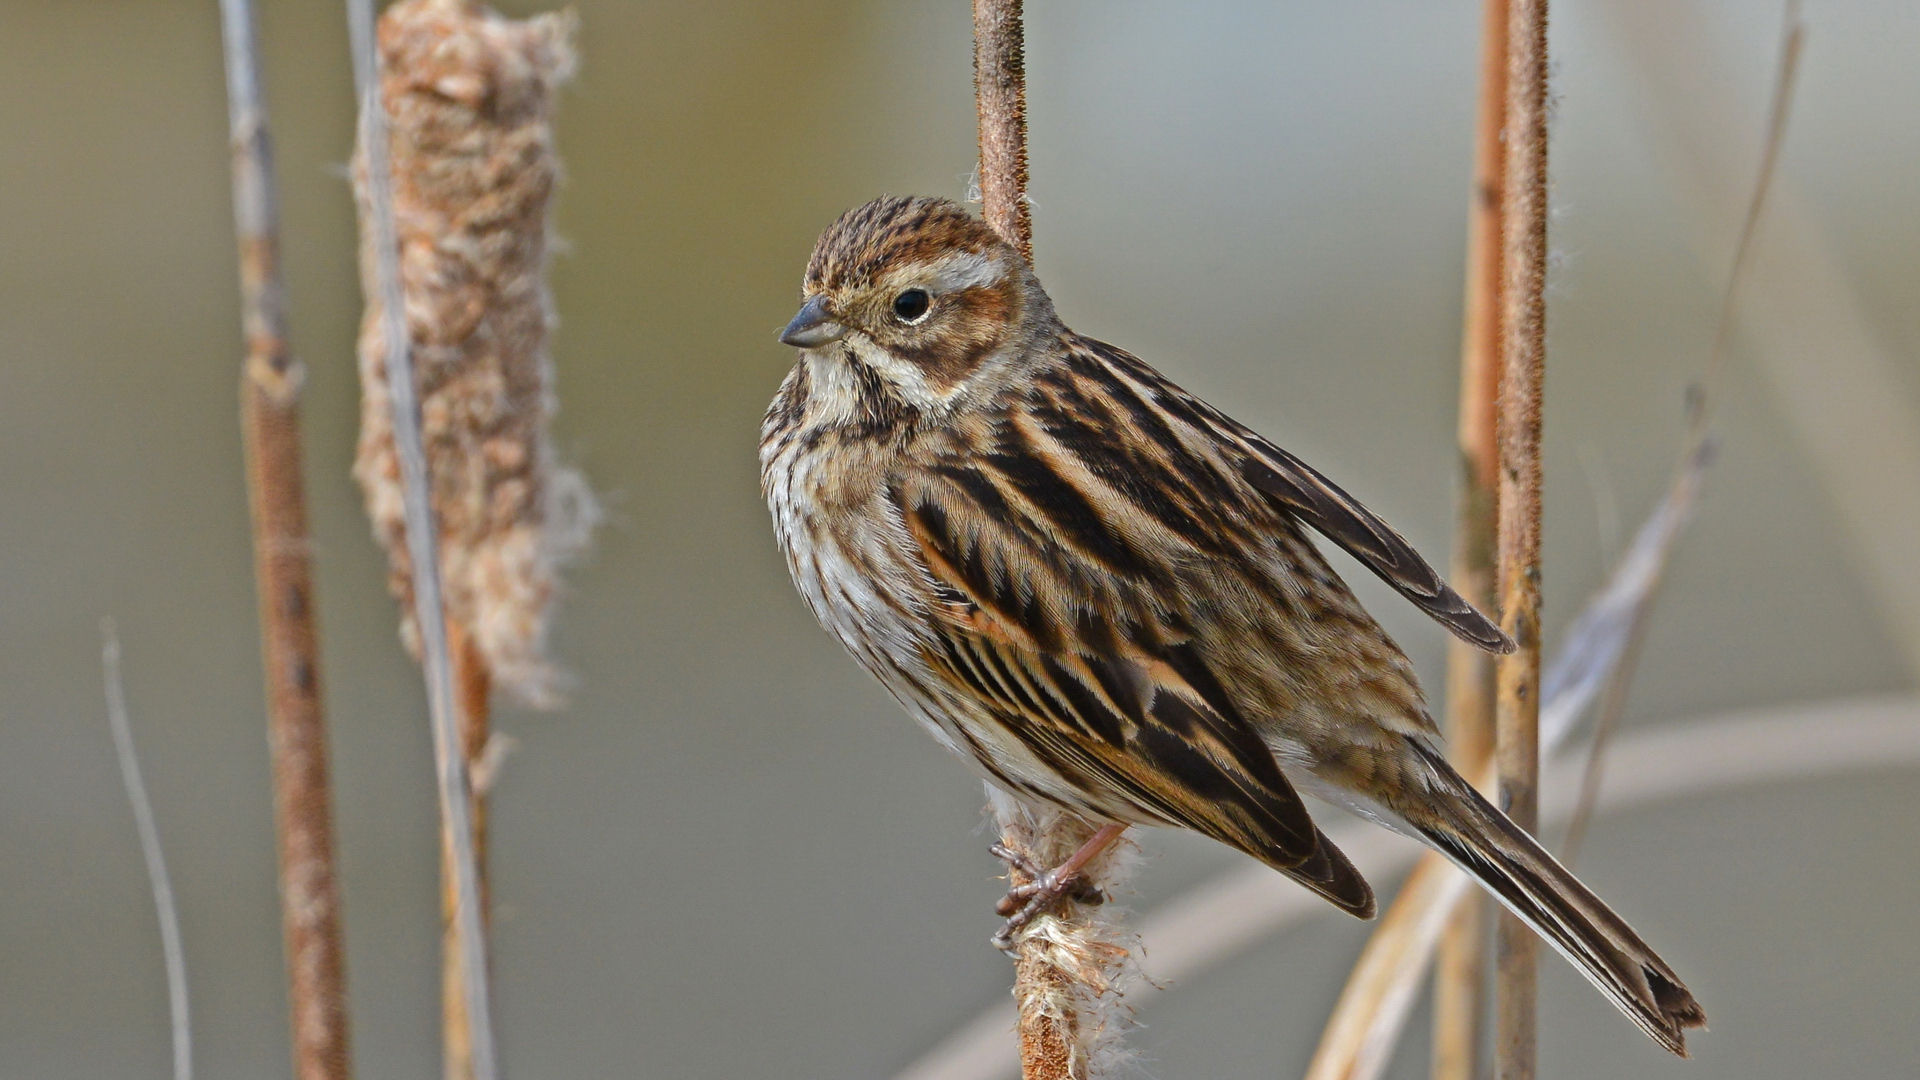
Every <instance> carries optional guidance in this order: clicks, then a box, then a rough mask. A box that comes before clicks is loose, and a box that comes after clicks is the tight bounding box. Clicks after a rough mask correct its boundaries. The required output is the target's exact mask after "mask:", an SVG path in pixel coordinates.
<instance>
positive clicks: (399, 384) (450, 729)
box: [347, 0, 497, 1080]
mask: <svg viewBox="0 0 1920 1080" xmlns="http://www.w3.org/2000/svg"><path fill="white" fill-rule="evenodd" d="M347 23H348V28H349V31H350V32H351V36H352V47H353V59H354V85H355V89H356V90H357V92H358V96H359V100H360V151H361V157H362V160H363V164H364V172H365V177H366V182H365V185H364V188H365V191H366V202H367V207H366V210H367V214H366V216H367V218H368V219H370V220H369V222H368V224H369V226H370V228H369V232H370V234H371V237H372V243H371V246H372V249H373V253H374V258H373V263H374V274H373V278H374V283H375V285H376V288H375V289H373V290H370V292H371V294H372V295H371V296H370V297H369V299H370V300H372V301H374V302H377V303H378V305H379V308H380V321H381V327H382V331H383V334H384V341H385V360H386V366H387V371H388V373H389V376H390V377H389V379H388V391H389V394H390V395H391V404H392V410H393V418H392V424H393V441H394V447H395V451H396V454H397V456H398V458H399V468H400V476H401V484H402V497H403V502H404V509H405V517H406V533H407V549H408V555H409V557H410V558H411V560H412V580H411V585H412V593H413V607H414V611H413V615H414V622H415V625H416V626H417V627H418V628H419V636H420V645H421V652H422V656H423V666H424V668H425V670H426V682H427V705H428V709H429V711H430V713H431V719H432V730H433V756H434V773H435V778H436V780H437V786H438V789H439V797H440V816H441V825H442V831H443V833H444V834H445V836H446V839H447V848H448V852H449V862H450V863H451V865H452V870H453V878H454V891H455V904H454V920H453V921H454V926H455V932H456V934H457V936H458V939H459V942H460V960H461V965H462V975H463V977H464V983H465V985H464V987H463V990H464V993H465V999H466V1013H467V1030H468V1034H469V1038H470V1040H471V1046H472V1050H471V1053H472V1059H471V1060H472V1066H471V1067H472V1075H473V1077H474V1080H494V1077H495V1076H496V1075H497V1072H496V1069H495V1064H494V1061H495V1058H494V1041H493V1021H492V1016H491V1012H492V1010H491V1002H490V988H489V986H488V985H487V962H486V955H487V950H486V928H485V923H484V920H483V918H482V913H481V900H480V873H479V867H478V864H477V862H476V858H475V851H474V836H473V812H472V792H471V790H470V789H469V787H468V776H467V768H466V761H465V760H464V758H463V756H462V755H461V753H460V741H459V740H460V730H459V719H458V717H457V716H456V709H457V703H456V701H455V699H454V685H453V664H452V659H451V656H450V653H449V649H448V644H447V627H446V622H445V608H444V601H443V599H442V591H441V588H440V565H439V552H438V550H437V548H438V545H437V544H436V543H435V538H436V537H437V536H438V535H439V533H438V532H437V530H436V529H435V527H434V514H433V500H432V494H431V488H430V486H429V479H428V475H427V456H426V449H425V446H424V445H423V439H422V437H421V430H420V428H421V421H420V403H419V398H418V389H417V386H416V383H415V381H414V371H413V362H412V348H411V342H410V340H409V336H408V331H407V322H406V311H405V307H404V304H405V299H404V296H403V293H402V291H401V282H400V251H399V241H398V238H397V232H396V229H395V225H394V213H393V187H392V175H391V172H390V169H389V166H388V149H389V148H388V143H387V138H388V132H387V113H386V106H385V103H384V101H383V100H382V96H381V93H380V86H379V83H378V79H377V72H378V57H377V54H376V51H375V40H374V20H373V4H372V0H347Z"/></svg>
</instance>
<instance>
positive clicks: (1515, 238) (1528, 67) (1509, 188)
mask: <svg viewBox="0 0 1920 1080" xmlns="http://www.w3.org/2000/svg"><path fill="white" fill-rule="evenodd" d="M1507 61H1508V64H1507V125H1506V142H1507V154H1506V190H1505V192H1504V195H1505V200H1506V205H1505V214H1504V217H1505V223H1504V226H1503V229H1502V251H1503V256H1502V263H1503V264H1504V274H1503V279H1502V280H1503V282H1504V286H1503V287H1504V298H1503V309H1504V311H1505V315H1504V317H1503V322H1504V326H1503V328H1502V331H1503V332H1502V338H1503V343H1502V346H1501V376H1500V396H1499V402H1500V405H1499V425H1498V426H1499V439H1500V474H1499V482H1500V495H1499V520H1500V525H1499V560H1500V561H1499V585H1500V619H1501V625H1502V627H1503V628H1504V629H1505V630H1506V631H1507V633H1508V634H1510V635H1512V637H1513V639H1514V641H1516V642H1518V643H1519V646H1520V647H1519V650H1518V651H1516V652H1514V653H1513V654H1512V655H1509V656H1505V657H1502V658H1501V659H1500V661H1499V662H1498V667H1497V672H1498V674H1497V684H1498V705H1497V708H1496V723H1495V727H1496V750H1495V757H1496V759H1497V761H1498V765H1499V774H1500V788H1499V794H1500V803H1501V806H1502V808H1503V809H1504V810H1506V812H1507V815H1508V816H1509V817H1511V818H1513V820H1514V823H1515V824H1517V825H1519V826H1520V827H1521V828H1523V829H1526V830H1527V831H1529V832H1532V831H1534V830H1535V829H1537V828H1538V827H1539V778H1540V731H1539V720H1540V421H1541V395H1542V385H1543V380H1544V375H1545V369H1546V337H1547V335H1546V330H1547V322H1546V276H1547V0H1513V5H1512V8H1511V10H1510V11H1509V13H1508V19H1507ZM1537 948H1538V943H1537V941H1536V940H1535V938H1534V935H1533V931H1532V930H1530V929H1528V928H1527V926H1526V925H1525V924H1524V923H1522V922H1520V920H1519V919H1517V918H1515V917H1513V916H1512V915H1511V914H1509V913H1506V912H1502V913H1501V916H1500V922H1499V932H1498V937H1497V947H1496V956H1497V969H1496V979H1497V981H1498V991H1499V992H1498V995H1497V1007H1496V1015H1497V1019H1496V1023H1495V1040H1494V1042H1495V1047H1494V1055H1495V1063H1494V1064H1495V1075H1496V1077H1497V1078H1498V1080H1533V1077H1534V1075H1535V1063H1536V1050H1537V1046H1536V1032H1535V1014H1534V1006H1535V988H1536V983H1537V980H1538V969H1537V964H1536V960H1537Z"/></svg>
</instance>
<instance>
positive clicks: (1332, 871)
mask: <svg viewBox="0 0 1920 1080" xmlns="http://www.w3.org/2000/svg"><path fill="white" fill-rule="evenodd" d="M1315 835H1316V836H1317V838H1318V839H1319V841H1320V843H1319V845H1318V847H1316V848H1315V850H1314V853H1313V854H1312V855H1311V856H1309V857H1308V858H1307V860H1306V861H1305V862H1303V863H1299V864H1297V865H1294V866H1282V865H1281V864H1280V863H1279V862H1277V861H1275V860H1274V859H1272V858H1268V859H1266V860H1264V861H1265V862H1266V863H1267V865H1268V866H1271V867H1273V868H1274V869H1275V870H1278V871H1280V872H1281V873H1283V874H1285V875H1287V876H1288V877H1290V878H1292V879H1293V880H1295V881H1297V882H1299V883H1300V884H1302V885H1305V886H1306V887H1307V888H1309V889H1312V890H1313V891H1314V892H1316V893H1318V894H1320V896H1322V897H1324V898H1325V899H1327V900H1330V901H1332V902H1333V904H1334V906H1335V907H1338V908H1339V909H1340V910H1342V911H1344V912H1346V913H1347V914H1349V915H1352V916H1354V917H1356V918H1361V919H1371V918H1373V916H1374V915H1375V913H1376V912H1377V910H1378V909H1377V906H1376V904H1375V902H1374V898H1373V887H1372V886H1371V885H1368V884H1367V879H1366V878H1364V877H1361V876H1360V871H1359V870H1358V869H1356V868H1355V867H1354V865H1353V863H1352V862H1351V861H1349V860H1348V859H1347V855H1346V852H1344V851H1341V850H1340V849H1339V848H1337V847H1335V846H1334V843H1333V841H1331V840H1329V839H1327V834H1326V833H1324V832H1320V831H1319V830H1317V829H1316V830H1315Z"/></svg>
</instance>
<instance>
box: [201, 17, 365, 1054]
mask: <svg viewBox="0 0 1920 1080" xmlns="http://www.w3.org/2000/svg"><path fill="white" fill-rule="evenodd" d="M220 18H221V27H222V30H223V41H224V46H225V52H226V69H227V114H228V121H229V130H230V134H229V137H230V140H231V151H232V160H233V213H234V227H235V232H236V234H237V239H238V241H239V248H240V296H241V308H240V311H241V316H240V317H241V326H242V328H243V331H244V333H245V335H246V356H245V358H244V359H243V360H242V361H241V372H240V426H241V429H242V430H243V431H244V432H245V436H246V446H247V497H248V505H249V507H250V508H251V512H252V518H253V567H254V581H255V587H256V588H257V589H258V591H259V603H260V647H261V661H262V666H263V668H264V669H265V675H266V683H267V725H268V733H269V739H268V745H269V746H270V748H271V754H272V757H273V795H274V825H275V837H276V839H277V841H278V846H279V853H280V921H281V928H282V932H283V933H284V935H285V944H286V953H287V984H288V990H287V997H288V1004H289V1011H290V1013H291V1016H290V1017H289V1019H290V1020H291V1022H292V1028H293V1067H294V1075H295V1076H296V1077H297V1078H298V1080H346V1078H347V1077H350V1076H351V1075H352V1074H353V1069H352V1063H351V1058H350V1056H349V1047H348V1041H347V988H346V968H345V964H344V962H343V960H342V953H343V949H342V946H341V933H340V893H339V887H338V885H337V884H336V881H337V875H336V871H335V865H334V850H333V804H332V794H331V788H330V786H329V780H328V770H327V720H326V710H325V708H324V705H323V702H322V699H321V696H320V638H319V633H318V631H317V630H316V628H315V625H314V600H313V548H312V544H311V542H310V541H309V540H308V532H307V502H306V490H305V483H304V480H303V479H302V476H301V454H300V386H301V382H302V378H303V371H302V368H301V365H300V363H299V361H297V360H295V359H294V358H293V353H292V350H291V349H290V348H289V347H288V343H287V317H286V287H285V285H284V284H283V283H282V281H281V277H280V232H279V208H278V197H277V194H276V192H275V189H274V175H273V147H272V142H271V140H270V139H269V137H268V130H267V109H266V101H265V98H264V96H263V95H262V93H261V87H260V65H259V56H258V48H257V44H256V42H255V38H254V23H253V9H252V5H251V4H250V3H249V2H248V0H221V3H220Z"/></svg>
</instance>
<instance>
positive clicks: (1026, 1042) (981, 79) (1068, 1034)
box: [973, 0, 1132, 1080]
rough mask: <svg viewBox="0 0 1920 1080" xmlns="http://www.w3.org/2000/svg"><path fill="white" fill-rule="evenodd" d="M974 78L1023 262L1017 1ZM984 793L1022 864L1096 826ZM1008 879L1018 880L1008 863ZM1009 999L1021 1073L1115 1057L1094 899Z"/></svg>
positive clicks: (1083, 1070) (983, 166) (1103, 917)
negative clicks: (1013, 1011)
mask: <svg viewBox="0 0 1920 1080" xmlns="http://www.w3.org/2000/svg"><path fill="white" fill-rule="evenodd" d="M973 35H974V37H973V84H974V93H975V99H976V103H977V105H978V107H979V116H980V196H981V202H982V203H983V207H982V209H983V214H982V216H983V217H984V218H985V219H986V222H987V224H988V225H990V226H992V227H993V229H994V231H995V232H997V233H999V234H1000V235H1001V237H1003V238H1004V239H1005V240H1006V241H1007V242H1008V243H1010V244H1012V245H1013V246H1014V247H1015V248H1017V249H1019V251H1020V255H1021V257H1022V258H1024V259H1026V260H1027V262H1028V263H1029V264H1031V263H1032V262H1033V218H1032V215H1031V213H1030V209H1029V204H1028V201H1027V76H1026V42H1025V30H1024V27H1023V26H1022V23H1021V3H1020V0H974V3H973ZM988 799H989V804H990V808H991V809H992V811H993V815H994V819H995V821H996V822H997V823H998V825H999V828H1000V843H1001V844H1002V846H1004V847H1005V848H1007V849H1008V850H1009V851H1011V852H1013V853H1014V854H1015V855H1018V856H1020V857H1021V858H1022V859H1024V860H1025V861H1026V863H1027V865H1029V866H1039V867H1053V866H1058V865H1060V864H1061V863H1062V862H1065V861H1066V860H1067V859H1068V858H1069V857H1070V856H1072V855H1073V854H1074V853H1075V852H1076V851H1078V850H1079V849H1080V847H1081V845H1082V844H1084V843H1086V841H1087V840H1089V839H1090V838H1092V836H1093V835H1094V833H1095V832H1096V831H1097V828H1098V827H1097V826H1095V825H1093V824H1091V823H1089V822H1087V821H1084V820H1082V819H1080V818H1078V817H1075V816H1074V815H1072V814H1068V813H1064V812H1062V811H1059V810H1056V809H1053V808H1043V807H1036V806H1030V805H1027V804H1023V803H1020V802H1018V801H1017V800H1015V799H1013V798H1011V797H1010V796H1007V795H1006V794H1005V793H1004V792H1000V791H998V790H996V789H994V788H992V787H991V786H989V787H988ZM1131 851H1132V846H1131V845H1130V844H1126V843H1121V844H1118V845H1115V846H1113V847H1110V848H1108V849H1107V850H1106V851H1105V852H1104V853H1103V854H1101V855H1100V856H1099V857H1098V858H1096V859H1094V860H1093V861H1092V862H1091V863H1089V864H1088V865H1087V866H1086V868H1085V869H1084V870H1083V871H1082V874H1081V880H1082V881H1084V882H1085V883H1086V884H1087V885H1088V886H1089V887H1090V888H1089V889H1088V890H1087V891H1086V892H1084V893H1083V894H1082V895H1087V896H1090V897H1099V896H1102V895H1110V893H1111V890H1112V889H1113V887H1114V886H1115V885H1117V884H1119V883H1120V882H1121V881H1122V880H1124V877H1125V876H1126V873H1125V871H1126V869H1127V867H1128V865H1129V863H1130V862H1131V859H1130V853H1131ZM1007 877H1008V881H1009V883H1010V884H1013V885H1024V884H1028V883H1029V881H1028V878H1027V876H1026V873H1025V871H1024V870H1023V869H1022V867H1021V866H1020V865H1018V864H1009V865H1008V867H1007ZM1012 949H1013V953H1014V986H1013V994H1014V1000H1015V1002H1016V1003H1017V1004H1018V1006H1019V1023H1018V1032H1019V1036H1020V1070H1021V1075H1022V1077H1023V1078H1024V1080H1089V1078H1091V1077H1096V1076H1100V1075H1103V1074H1105V1073H1106V1072H1107V1071H1108V1067H1109V1065H1110V1063H1111V1062H1112V1061H1113V1060H1116V1059H1118V1058H1119V1057H1120V1056H1122V1055H1123V1054H1124V1050H1123V1049H1122V1048H1121V1044H1120V1038H1119V1036H1120V1033H1121V1032H1122V1031H1123V1030H1124V1029H1125V1027H1126V1025H1127V1022H1128V1020H1129V1018H1130V1017H1129V1014H1128V1012H1127V1010H1126V1007H1125V1005H1124V1004H1122V1003H1121V1001H1120V991H1119V986H1120V981H1121V975H1122V972H1123V970H1124V968H1125V966H1126V962H1127V960H1128V959H1129V956H1130V954H1129V952H1128V950H1127V946H1126V945H1125V944H1124V943H1122V941H1121V939H1120V935H1119V931H1118V928H1117V927H1115V926H1114V925H1113V923H1112V920H1111V917H1110V915H1109V914H1108V912H1107V911H1106V910H1105V909H1103V907H1102V906H1100V905H1098V904H1086V903H1082V902H1080V901H1079V900H1076V899H1071V898H1069V899H1063V900H1061V901H1060V902H1059V903H1058V904H1056V905H1054V906H1053V908H1052V909H1050V910H1048V911H1045V912H1042V913H1041V914H1040V915H1039V916H1038V917H1036V918H1035V919H1034V920H1033V921H1032V922H1030V923H1028V924H1027V925H1026V926H1024V927H1022V928H1020V930H1019V931H1018V932H1017V933H1015V934H1014V936H1013V940H1012Z"/></svg>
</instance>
